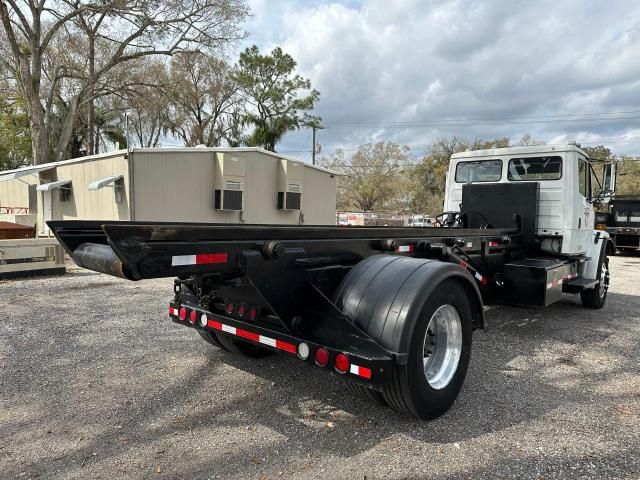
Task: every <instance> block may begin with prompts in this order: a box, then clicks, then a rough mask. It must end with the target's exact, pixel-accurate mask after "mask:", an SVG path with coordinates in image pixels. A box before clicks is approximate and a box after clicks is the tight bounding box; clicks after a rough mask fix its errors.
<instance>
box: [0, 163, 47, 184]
mask: <svg viewBox="0 0 640 480" xmlns="http://www.w3.org/2000/svg"><path fill="white" fill-rule="evenodd" d="M53 168H55V167H52V166H51V165H40V166H38V167H24V168H19V169H17V170H13V171H12V172H11V173H7V174H5V175H0V182H4V181H7V180H15V179H16V178H20V177H27V176H29V175H37V174H38V173H39V172H44V171H45V170H51V169H53Z"/></svg>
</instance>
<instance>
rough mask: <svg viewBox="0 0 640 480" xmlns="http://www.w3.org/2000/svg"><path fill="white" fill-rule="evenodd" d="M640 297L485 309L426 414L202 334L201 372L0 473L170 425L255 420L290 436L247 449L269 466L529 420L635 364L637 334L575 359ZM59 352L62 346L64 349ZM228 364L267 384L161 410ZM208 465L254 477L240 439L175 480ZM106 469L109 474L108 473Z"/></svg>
mask: <svg viewBox="0 0 640 480" xmlns="http://www.w3.org/2000/svg"><path fill="white" fill-rule="evenodd" d="M639 298H640V297H636V296H631V295H622V294H611V295H610V299H609V307H610V308H606V309H605V310H602V311H597V310H588V309H583V308H582V307H580V306H579V305H578V304H577V303H576V301H575V300H574V299H568V300H564V301H562V302H559V303H557V304H555V305H553V306H552V307H550V308H548V309H545V310H533V309H531V310H523V309H516V308H509V307H499V308H496V309H495V310H491V311H489V312H488V317H489V318H488V320H489V322H488V323H489V325H490V328H489V329H488V330H487V331H486V332H477V333H476V334H475V335H474V347H473V349H474V351H473V354H472V359H471V364H470V369H469V372H468V374H467V380H466V383H465V386H464V387H463V390H462V392H461V394H460V397H459V398H458V400H457V402H456V403H455V404H454V406H453V407H452V409H451V410H450V411H449V412H448V413H447V414H446V415H444V416H443V417H441V418H439V419H437V420H434V421H430V422H423V421H418V420H415V419H413V418H408V417H406V416H402V415H397V414H396V413H394V412H393V411H392V410H391V409H389V408H384V407H380V406H377V405H373V404H371V403H367V402H366V401H364V400H360V399H357V398H353V397H352V396H351V394H350V393H349V392H348V391H347V390H346V389H345V388H344V385H342V380H341V379H340V378H338V377H337V376H335V375H328V374H327V373H326V372H323V371H321V370H320V369H319V368H316V367H311V366H309V365H307V364H304V363H302V362H300V361H298V360H297V359H294V358H292V357H286V356H284V355H274V356H273V357H269V358H267V359H263V360H258V361H256V360H251V359H247V358H243V357H239V356H234V355H231V354H228V353H226V352H223V351H220V350H218V349H215V348H213V347H210V346H208V345H207V344H205V343H204V342H200V343H198V344H195V346H193V347H191V346H189V347H188V348H190V349H192V350H193V349H195V350H196V353H198V352H200V353H201V354H204V355H205V357H206V361H205V364H204V365H203V368H202V369H201V370H196V371H191V372H189V373H188V374H186V375H184V376H183V377H180V378H178V379H177V381H176V382H175V383H174V384H172V385H162V387H161V388H159V389H158V390H157V391H155V392H154V393H153V395H151V394H141V398H139V399H137V401H132V402H130V403H127V402H126V401H123V402H122V404H121V405H118V406H116V407H115V408H114V410H113V411H112V412H110V413H109V414H110V415H111V417H110V418H111V419H112V420H110V422H117V423H121V424H122V429H121V430H120V431H119V433H118V434H116V433H114V431H113V429H111V428H104V431H102V432H101V433H98V434H97V435H94V436H92V437H91V439H90V442H88V443H86V442H85V443H83V445H82V446H80V447H77V448H71V449H68V450H67V451H66V452H65V455H64V458H62V459H60V460H57V461H47V462H34V463H32V464H30V465H28V466H27V467H28V468H25V466H23V467H22V468H19V467H18V466H14V467H13V468H12V467H11V466H9V468H8V470H5V472H4V474H6V475H8V477H7V478H14V477H17V476H18V475H19V473H20V471H21V470H24V469H26V470H28V471H29V473H30V474H31V476H34V477H36V476H40V477H41V478H47V477H50V476H51V475H50V473H51V469H52V468H55V469H56V470H57V471H59V472H60V471H61V472H67V474H69V475H72V476H73V475H76V476H77V477H78V478H82V477H83V475H84V473H83V472H86V470H83V469H85V468H91V467H92V463H93V462H94V460H93V457H92V452H96V451H99V452H101V457H100V458H101V460H102V461H104V460H105V459H113V458H118V457H119V456H121V455H123V454H125V453H126V452H127V451H128V450H129V449H130V448H134V447H143V446H145V445H149V444H157V443H162V442H164V441H168V440H167V439H169V438H171V436H172V435H175V434H176V431H179V430H183V429H186V430H189V431H190V430H194V429H195V430H199V429H202V430H203V431H205V430H208V429H209V430H211V429H220V428H223V427H228V428H230V429H238V428H258V427H259V428H264V429H268V430H269V431H272V432H275V433H278V434H280V435H281V436H282V437H284V438H285V439H286V441H285V442H284V443H282V442H280V443H277V444H276V445H265V446H257V447H255V448H252V449H251V452H250V453H251V456H252V457H255V458H260V459H266V460H261V461H263V462H264V464H263V466H264V468H270V467H272V468H275V467H276V466H279V465H280V463H278V462H281V461H282V459H296V458H298V457H299V455H300V452H305V453H309V454H312V455H313V454H314V452H322V453H323V454H332V455H335V456H337V457H343V458H348V457H352V456H355V455H359V454H361V453H363V452H366V451H367V450H370V449H374V448H376V447H378V446H379V445H381V444H382V443H384V442H386V441H387V440H388V439H389V438H392V437H394V436H398V435H402V436H407V437H410V438H412V439H414V440H417V441H420V442H424V443H434V444H445V443H453V442H465V441H468V440H472V439H475V438H478V437H481V436H483V435H486V434H490V433H492V432H497V431H502V430H506V429H509V428H510V427H513V426H514V425H518V424H521V423H526V422H530V421H532V420H534V419H537V418H539V417H541V416H544V415H545V414H546V413H548V412H550V411H551V410H554V409H556V408H558V407H560V406H562V405H565V404H566V403H567V402H574V401H582V400H584V397H585V388H587V389H593V388H595V387H596V386H598V385H599V384H602V383H603V382H606V381H607V379H608V377H609V376H610V375H611V373H612V372H624V371H628V370H630V369H633V368H636V365H637V358H638V356H640V355H639V354H640V343H639V342H640V339H639V338H640V337H638V336H636V340H635V341H634V343H633V346H632V351H629V349H628V347H626V348H623V347H622V346H616V345H609V346H608V347H607V348H608V352H609V354H610V355H617V356H619V357H621V358H624V359H625V360H624V361H621V362H620V363H619V364H617V365H616V366H615V368H614V369H613V370H612V369H609V370H602V371H591V370H589V369H581V368H579V367H580V362H581V361H582V360H581V358H580V353H581V352H582V351H583V350H589V349H590V348H593V346H594V345H596V346H602V345H603V344H606V342H607V341H608V339H609V337H610V336H611V335H612V334H613V332H616V331H618V330H619V329H620V325H621V322H623V319H624V318H625V315H626V316H627V317H628V314H629V311H636V312H637V311H638V308H639V307H640V302H639ZM630 309H631V310H630ZM633 309H635V310H633ZM172 328H179V327H177V326H172ZM192 333H193V339H192V340H193V342H196V341H197V337H196V335H195V332H192ZM162 340H163V339H162V338H160V339H159V341H162ZM165 340H166V339H165ZM550 342H554V343H558V344H560V345H563V346H565V347H566V348H564V350H563V354H562V355H560V356H558V357H557V358H555V357H554V358H551V359H549V358H543V359H540V360H538V356H540V355H541V352H544V350H545V348H546V347H547V345H548V344H549V343H550ZM162 348H163V349H164V351H165V352H167V353H166V355H170V354H176V355H179V354H181V353H184V352H181V350H180V349H181V348H185V347H183V344H174V345H173V349H172V345H171V344H168V343H167V344H166V345H164V347H162ZM63 353H64V352H60V354H61V355H62V354H63ZM190 353H193V351H191V352H190ZM131 355H132V361H134V360H133V359H134V358H140V357H136V356H135V354H134V352H132V354H131ZM571 355H573V358H572V357H571ZM226 366H231V367H233V368H235V369H237V370H239V371H241V372H245V373H247V374H250V375H251V376H254V377H257V379H258V381H257V382H252V383H258V384H259V385H262V386H263V387H255V390H252V391H251V392H245V393H243V394H241V395H237V396H234V397H231V398H229V400H228V401H217V402H214V403H213V404H209V403H207V402H202V405H198V404H197V403H196V404H195V405H194V406H193V408H192V409H190V410H189V411H188V412H187V413H186V414H185V415H184V418H182V419H181V426H180V428H177V427H176V426H175V425H171V424H167V423H166V421H165V420H166V415H167V412H168V411H171V409H172V408H175V407H176V406H179V405H191V404H192V403H193V402H194V399H206V398H207V395H208V393H207V382H208V380H209V379H210V378H212V377H215V376H216V375H217V374H218V372H219V371H220V369H221V368H223V367H226ZM558 366H559V367H560V368H561V370H562V371H563V372H564V374H566V378H567V379H570V380H571V381H572V382H573V383H572V384H571V385H570V386H569V387H567V386H564V387H563V388H560V387H559V386H557V385H555V384H554V381H552V380H550V379H549V378H545V376H544V375H543V374H544V372H545V370H548V369H550V368H555V367H558ZM147 368H148V369H149V370H147ZM152 368H153V366H152V365H144V366H143V367H138V370H136V371H137V372H142V374H143V375H144V372H146V371H149V372H150V373H149V378H147V379H145V378H134V377H133V376H132V377H131V378H130V380H129V381H131V382H136V383H138V382H143V383H144V382H147V381H152V380H153V374H152V373H151V369H152ZM238 381H243V380H240V379H238ZM66 388H69V387H68V386H65V384H64V382H63V383H62V384H61V385H59V389H60V391H59V392H58V393H57V395H59V396H60V397H63V398H66V397H69V398H76V397H77V392H71V391H70V392H65V389H66ZM125 395H126V392H125ZM594 395H596V394H595V393H594ZM55 416H56V411H55V402H53V403H51V404H50V405H49V408H48V409H44V410H43V411H42V412H41V417H42V419H43V420H44V419H47V418H49V417H55ZM163 419H164V420H163ZM27 426H28V425H23V424H21V423H20V422H16V423H14V424H12V426H11V428H10V431H9V430H2V432H0V433H7V434H9V433H15V432H16V431H18V430H20V429H22V428H23V427H25V428H26V427H27ZM107 426H109V425H107ZM119 435H126V436H128V437H129V441H128V443H123V442H121V441H120V440H119V439H118V436H119ZM7 436H8V435H7ZM3 437H5V435H3ZM25 441H26V440H25ZM11 448H13V449H14V450H15V449H19V448H21V446H20V444H19V443H15V444H14V445H12V447H11ZM172 454H179V452H172ZM80 459H82V460H81V462H80ZM614 460H615V459H614ZM612 461H613V460H612ZM508 462H509V461H505V462H504V465H500V464H496V465H492V466H491V467H487V468H486V469H479V470H477V471H476V472H475V473H476V474H477V475H478V476H483V475H489V474H490V473H491V471H492V469H494V468H498V469H499V468H502V467H504V468H512V467H514V465H510V464H508ZM213 468H215V469H216V471H217V472H218V473H220V474H222V475H223V478H224V476H225V474H228V476H231V475H232V474H233V475H235V476H240V477H242V476H244V475H243V472H245V473H246V476H254V475H255V469H256V465H255V464H253V463H251V461H250V460H249V459H248V455H247V451H246V450H245V449H243V448H237V449H235V451H233V449H232V450H231V451H228V452H222V451H211V452H208V453H207V455H203V456H201V457H198V458H197V460H196V461H193V462H190V463H188V464H187V465H183V466H181V467H180V469H179V474H178V477H179V478H199V477H200V476H205V474H206V472H209V471H211V470H212V469H213ZM92 476H94V475H92ZM109 477H110V475H105V478H109Z"/></svg>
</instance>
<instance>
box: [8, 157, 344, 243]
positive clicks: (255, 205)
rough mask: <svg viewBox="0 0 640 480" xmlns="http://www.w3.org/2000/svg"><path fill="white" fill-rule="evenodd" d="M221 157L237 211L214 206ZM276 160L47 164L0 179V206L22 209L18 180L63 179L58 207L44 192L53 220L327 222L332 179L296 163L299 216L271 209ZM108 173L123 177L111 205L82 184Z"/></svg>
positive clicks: (24, 195)
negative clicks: (233, 169) (239, 200)
mask: <svg viewBox="0 0 640 480" xmlns="http://www.w3.org/2000/svg"><path fill="white" fill-rule="evenodd" d="M221 155H222V156H224V155H229V156H231V157H237V158H241V159H244V172H245V177H244V190H243V211H224V210H216V209H215V208H214V200H213V191H214V179H215V175H216V161H215V159H216V157H217V156H218V157H220V156H221ZM280 160H281V158H280V157H279V156H278V155H277V154H272V153H271V152H265V151H260V150H253V149H249V148H241V149H210V148H206V149H205V148H202V149H201V148H193V149H186V148H185V149H181V148H180V149H139V150H134V151H133V152H131V153H130V160H127V159H126V158H125V154H124V152H122V151H120V152H117V153H116V152H114V154H112V155H109V154H105V155H99V156H94V157H87V158H86V159H76V160H72V161H65V162H62V163H61V164H51V165H52V167H51V168H50V169H47V170H44V171H41V172H40V173H33V174H31V175H28V176H23V177H21V178H20V179H12V180H6V181H2V182H0V205H1V206H10V207H28V204H29V187H28V185H27V184H25V183H24V182H27V183H31V184H34V185H36V184H38V183H40V184H43V183H48V182H52V181H61V180H71V181H72V195H71V198H70V199H69V200H68V201H61V195H60V190H59V189H54V190H52V191H51V192H50V195H51V204H52V218H53V219H54V220H75V219H84V220H129V219H133V220H137V221H163V222H202V223H245V224H250V223H257V224H288V225H295V224H299V223H305V224H307V225H314V224H316V225H321V224H325V225H331V224H334V223H335V196H336V179H335V178H334V176H333V175H332V174H331V172H328V171H324V170H321V169H317V168H314V167H312V166H309V165H306V164H304V163H303V162H300V163H303V164H304V180H303V182H304V185H303V192H302V204H301V210H299V211H298V210H278V208H277V190H278V169H279V164H280ZM288 160H290V161H294V162H297V160H292V159H288ZM225 162H226V160H225ZM130 171H131V175H132V178H131V182H130V181H129V180H130V178H129V173H130ZM112 175H123V177H124V195H123V199H122V202H121V203H116V202H115V195H114V189H113V187H105V188H102V189H99V190H97V191H89V190H88V186H89V184H90V183H92V182H94V181H96V180H100V179H103V178H106V177H109V176H112ZM225 175H226V174H225ZM225 178H226V177H225ZM231 178H233V177H231ZM45 194H46V192H37V222H38V231H39V233H40V234H41V235H42V234H48V232H47V230H46V228H45V227H44V218H45V217H44V201H43V199H44V195H45Z"/></svg>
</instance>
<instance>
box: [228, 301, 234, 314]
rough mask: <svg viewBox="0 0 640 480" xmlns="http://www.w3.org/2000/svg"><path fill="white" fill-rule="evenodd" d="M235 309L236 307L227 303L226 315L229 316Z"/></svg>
mask: <svg viewBox="0 0 640 480" xmlns="http://www.w3.org/2000/svg"><path fill="white" fill-rule="evenodd" d="M235 309H236V306H235V305H234V304H233V303H227V313H229V314H231V313H233V312H234V310H235Z"/></svg>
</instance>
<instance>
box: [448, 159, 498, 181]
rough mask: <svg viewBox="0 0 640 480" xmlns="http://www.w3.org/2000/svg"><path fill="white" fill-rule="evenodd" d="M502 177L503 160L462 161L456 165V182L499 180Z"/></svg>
mask: <svg viewBox="0 0 640 480" xmlns="http://www.w3.org/2000/svg"><path fill="white" fill-rule="evenodd" d="M501 178H502V160H477V161H473V162H460V163H458V165H457V166H456V182H458V183H470V182H498V181H500V179H501Z"/></svg>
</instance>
